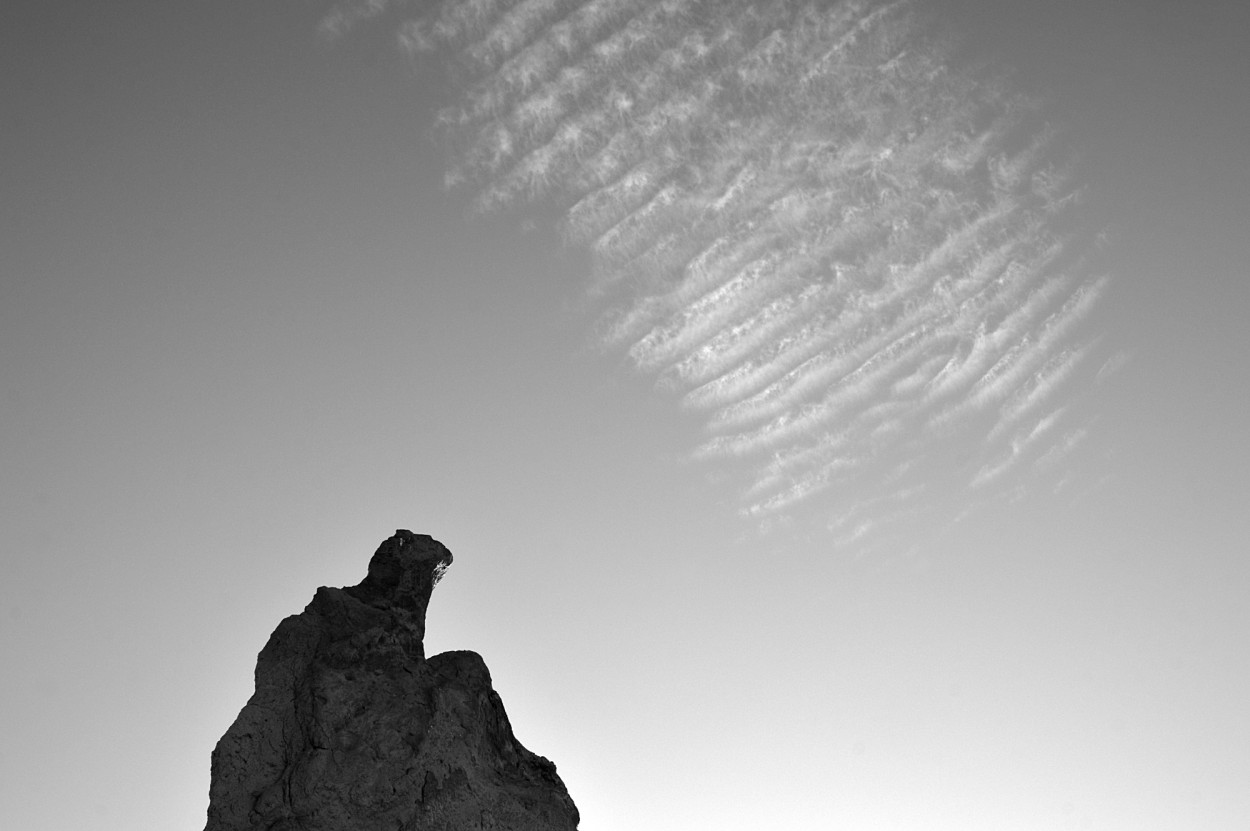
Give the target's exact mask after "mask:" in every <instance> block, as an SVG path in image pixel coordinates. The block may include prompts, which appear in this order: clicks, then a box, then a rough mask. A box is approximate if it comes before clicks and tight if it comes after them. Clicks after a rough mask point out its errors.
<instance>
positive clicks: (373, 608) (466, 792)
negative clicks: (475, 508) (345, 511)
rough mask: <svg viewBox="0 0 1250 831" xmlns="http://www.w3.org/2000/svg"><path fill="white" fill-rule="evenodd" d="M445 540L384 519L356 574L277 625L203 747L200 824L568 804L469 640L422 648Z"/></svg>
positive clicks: (561, 821)
mask: <svg viewBox="0 0 1250 831" xmlns="http://www.w3.org/2000/svg"><path fill="white" fill-rule="evenodd" d="M451 559H452V558H451V552H449V551H448V550H447V549H446V548H444V547H443V545H442V544H441V543H439V542H437V541H435V540H433V539H431V538H430V537H428V536H424V535H418V534H413V533H412V532H410V531H396V532H395V536H393V537H391V538H390V539H388V540H386V541H385V542H383V543H382V545H381V547H380V548H379V549H378V550H377V553H376V554H374V555H373V559H372V560H371V561H370V562H369V574H368V576H367V577H365V579H364V580H363V581H362V582H361V583H360V584H359V585H357V586H351V587H348V588H342V589H332V588H326V587H322V588H320V589H318V590H317V593H316V595H315V596H314V597H313V600H312V602H311V603H309V604H308V607H307V608H306V609H304V612H303V613H302V614H299V615H292V616H291V617H288V618H287V619H286V620H284V621H282V623H280V624H279V625H278V628H277V629H276V630H275V631H274V633H273V635H272V636H270V638H269V643H267V644H266V645H265V648H264V649H263V650H262V651H261V653H260V657H259V659H258V661H257V664H256V692H255V694H253V695H252V698H251V700H249V701H248V703H247V705H246V706H245V707H244V708H243V710H242V712H240V713H239V717H238V718H237V719H236V720H235V722H234V724H233V725H231V727H230V729H229V730H227V731H226V734H225V735H224V736H222V738H221V741H219V742H218V743H217V748H216V749H215V750H214V751H213V762H212V784H211V785H210V787H209V806H208V824H207V826H205V831H245V829H246V831H418V830H419V831H427V829H428V831H470V829H500V831H503V829H507V831H531V830H533V831H538V829H542V831H551V830H552V829H576V828H577V823H578V815H577V808H576V807H575V806H574V805H573V800H572V799H571V798H570V797H569V795H568V791H566V790H565V788H564V783H563V782H561V781H560V777H559V776H557V775H556V767H555V765H554V764H552V763H551V762H549V761H548V760H547V759H544V758H543V757H542V756H538V755H535V754H533V753H531V752H530V751H528V750H526V749H525V748H524V747H522V746H521V745H520V743H519V742H517V740H516V737H514V736H513V735H512V727H511V725H510V724H509V723H508V716H507V714H506V713H505V712H504V708H503V702H502V701H500V699H499V695H498V694H496V692H495V691H494V690H493V689H492V688H491V680H490V672H489V671H488V670H487V669H486V664H485V663H483V661H482V658H481V656H479V655H477V654H476V653H474V652H446V653H443V654H441V655H435V656H434V657H432V658H430V659H428V660H427V659H426V658H425V653H424V648H423V645H422V638H423V636H424V634H425V610H426V607H427V606H428V605H429V602H430V593H431V591H432V590H433V588H434V584H435V583H436V582H438V578H439V577H440V576H441V575H442V572H443V570H444V569H445V568H446V567H447V566H448V565H450V563H451Z"/></svg>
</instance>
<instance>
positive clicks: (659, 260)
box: [323, 0, 1115, 537]
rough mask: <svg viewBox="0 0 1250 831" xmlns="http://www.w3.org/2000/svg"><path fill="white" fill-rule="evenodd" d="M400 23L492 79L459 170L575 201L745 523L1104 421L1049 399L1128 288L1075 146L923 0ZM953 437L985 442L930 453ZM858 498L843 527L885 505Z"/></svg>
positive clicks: (476, 178)
mask: <svg viewBox="0 0 1250 831" xmlns="http://www.w3.org/2000/svg"><path fill="white" fill-rule="evenodd" d="M391 5H392V4H389V3H387V2H384V0H366V1H365V2H358V3H356V4H350V3H349V4H347V5H345V6H341V7H340V8H339V10H338V11H336V12H335V13H334V14H333V15H331V16H330V17H329V18H327V20H326V23H325V25H324V27H323V28H324V29H325V30H326V31H328V32H331V33H333V34H338V33H341V32H342V31H345V30H346V29H347V28H349V27H350V26H351V25H353V24H355V23H357V22H359V21H363V20H367V19H369V18H372V17H376V16H377V15H379V14H381V13H382V12H384V11H387V10H388V9H389V7H390V6H391ZM395 5H396V8H399V9H403V10H404V12H405V13H409V11H410V10H409V7H408V6H406V5H404V4H402V3H399V4H395ZM400 41H401V44H403V45H404V47H405V48H407V49H410V50H413V51H439V52H441V53H442V54H443V55H444V56H445V57H446V59H447V60H449V61H450V62H452V63H453V64H455V65H456V67H457V69H458V71H459V72H460V73H462V74H464V73H467V75H468V76H469V79H468V80H467V81H466V82H465V84H464V88H463V90H462V92H463V95H462V97H461V99H460V101H459V102H458V103H456V104H454V105H452V106H451V107H448V108H447V109H445V110H444V111H443V112H442V113H441V114H440V115H439V119H438V121H439V124H440V126H441V127H442V129H443V130H445V131H446V132H447V134H448V135H449V137H450V138H451V139H452V141H451V142H450V143H451V144H452V146H453V147H454V148H456V149H455V150H454V151H453V158H452V160H451V162H450V164H449V171H448V175H447V181H448V183H449V185H450V186H452V187H455V188H459V189H462V190H467V191H469V192H471V193H473V194H474V199H475V205H476V206H477V208H478V209H479V210H483V211H494V210H503V209H508V208H513V207H520V206H523V205H526V204H531V203H533V202H535V201H536V200H541V201H542V202H543V203H544V204H546V205H555V206H558V207H559V208H560V209H561V210H562V211H563V220H562V226H563V227H562V231H563V233H564V234H565V237H566V238H567V239H568V240H569V241H570V242H571V243H572V244H575V245H582V246H585V247H586V248H587V249H588V251H589V252H590V253H591V255H592V256H593V258H594V273H593V274H592V275H589V280H588V292H587V294H588V299H589V300H590V301H591V302H593V303H595V304H598V307H599V309H600V310H601V313H602V319H601V320H600V322H599V323H598V325H596V326H595V327H594V331H595V333H596V335H595V336H596V337H597V338H598V339H599V340H600V342H601V344H602V345H603V346H604V348H606V349H609V350H614V351H617V352H618V353H621V354H624V355H627V356H628V357H629V358H630V360H631V361H632V363H633V365H634V366H635V367H636V368H637V370H638V371H639V372H642V373H645V374H649V375H652V376H653V377H655V378H656V380H657V383H658V385H659V386H660V387H661V388H662V389H665V390H668V391H670V392H672V393H675V394H676V395H677V396H678V398H679V400H680V401H681V402H682V404H683V406H685V407H687V408H689V409H692V410H694V411H697V412H701V413H703V414H704V417H705V420H706V425H707V431H708V436H707V439H706V441H704V442H703V443H702V444H701V446H700V447H699V448H698V449H696V450H695V451H694V456H695V457H697V458H709V459H715V458H719V457H724V458H731V459H736V460H739V461H736V462H734V463H733V465H734V466H735V468H737V469H739V470H743V469H745V470H746V473H745V478H746V480H747V484H745V485H744V486H743V490H742V498H743V503H742V509H743V512H744V513H745V514H746V515H749V516H756V517H760V516H771V515H780V514H784V513H785V512H788V511H791V510H794V509H795V508H796V507H797V506H799V505H800V504H804V503H806V504H807V505H809V506H811V505H814V504H816V503H815V502H814V501H813V497H814V496H815V495H816V494H817V493H825V492H830V491H831V489H832V487H833V485H834V483H835V482H836V483H839V485H840V484H843V483H845V484H846V486H847V487H848V488H854V489H856V490H857V491H859V492H861V493H867V494H875V496H873V497H872V498H871V499H868V500H864V499H861V500H860V502H858V503H856V504H858V505H861V506H862V505H870V504H877V503H878V502H879V503H880V504H881V505H887V506H889V507H888V510H889V513H891V514H898V515H907V516H910V515H913V514H915V513H916V512H917V511H918V510H919V506H918V505H916V504H911V503H913V502H915V501H916V500H918V499H919V497H920V495H921V494H923V493H926V492H930V491H931V490H932V488H931V487H930V485H931V484H932V483H931V481H930V478H931V477H932V476H934V475H935V471H937V473H938V474H940V475H943V476H947V475H948V474H950V475H956V476H962V477H963V480H962V486H963V487H965V488H969V489H973V488H976V489H984V488H985V487H989V486H991V485H996V484H997V483H1000V482H1001V481H1003V480H1004V479H1005V477H1006V476H1007V474H1008V473H1009V472H1011V471H1014V470H1017V469H1018V468H1020V464H1019V462H1020V460H1021V459H1022V458H1024V456H1025V455H1026V454H1027V455H1028V456H1029V457H1031V458H1036V459H1037V463H1036V464H1034V465H1033V469H1034V472H1035V473H1036V472H1037V470H1039V469H1043V468H1048V467H1053V466H1054V465H1055V464H1056V463H1057V460H1058V459H1059V458H1061V457H1062V456H1064V455H1066V452H1067V451H1066V450H1063V449H1062V448H1065V447H1067V448H1069V449H1070V448H1071V447H1074V446H1075V444H1076V443H1077V442H1078V441H1079V440H1080V439H1079V438H1073V437H1075V436H1084V435H1085V433H1083V432H1081V431H1082V430H1085V429H1086V428H1074V429H1073V430H1072V431H1069V433H1067V434H1066V435H1064V436H1059V437H1055V435H1054V433H1055V430H1053V429H1052V426H1053V423H1054V419H1055V418H1057V416H1056V415H1054V413H1056V412H1059V411H1062V410H1063V406H1062V405H1060V406H1059V407H1058V408H1055V406H1054V404H1053V403H1051V402H1052V400H1053V399H1054V398H1055V397H1056V396H1057V395H1059V394H1060V392H1061V391H1062V390H1065V389H1068V388H1069V387H1071V386H1072V385H1073V384H1075V383H1076V382H1077V381H1078V380H1080V379H1081V378H1084V376H1083V375H1082V372H1083V368H1084V367H1085V366H1086V365H1087V363H1088V361H1087V358H1089V357H1090V355H1091V353H1092V352H1094V351H1096V350H1098V349H1099V348H1100V346H1101V341H1100V340H1099V339H1098V338H1096V337H1091V336H1090V334H1089V333H1088V332H1084V331H1083V329H1084V328H1088V323H1087V322H1086V319H1087V317H1088V316H1089V313H1090V310H1091V309H1092V308H1093V307H1094V305H1095V304H1096V303H1097V302H1098V301H1099V299H1100V298H1101V297H1102V296H1103V295H1104V294H1105V292H1106V288H1107V281H1106V279H1105V278H1102V277H1099V278H1096V279H1095V278H1093V277H1092V276H1091V274H1090V273H1089V266H1088V265H1087V263H1086V261H1085V260H1084V259H1082V256H1083V254H1084V252H1085V251H1087V250H1088V249H1090V248H1091V247H1092V245H1091V243H1092V241H1093V239H1094V236H1095V234H1094V231H1096V229H1093V230H1091V231H1090V232H1089V233H1076V232H1074V231H1073V229H1074V228H1078V227H1079V222H1078V214H1077V213H1076V211H1077V209H1078V207H1079V205H1080V203H1081V195H1082V193H1081V189H1080V186H1079V183H1078V182H1076V180H1075V178H1076V177H1075V176H1074V174H1073V172H1072V171H1073V167H1072V164H1071V162H1070V160H1069V159H1068V158H1067V157H1066V156H1065V154H1064V152H1063V149H1062V145H1063V141H1062V136H1061V134H1060V132H1059V131H1058V130H1057V129H1056V128H1055V127H1054V126H1053V125H1051V124H1048V123H1047V122H1046V120H1045V118H1044V117H1043V115H1042V112H1041V107H1040V106H1039V104H1038V103H1037V102H1034V101H1030V100H1028V99H1026V98H1025V97H1023V96H1020V95H1017V94H1015V93H1013V92H1012V91H1011V90H1010V89H1009V88H1007V86H1006V85H1005V84H1003V83H1001V82H1000V81H998V80H997V79H995V78H990V77H981V76H978V75H974V74H971V73H963V72H957V71H955V70H953V69H952V68H951V67H950V66H949V61H948V57H947V54H948V53H947V50H946V49H945V48H944V46H943V43H944V42H943V41H942V40H940V39H938V38H936V37H933V36H931V35H930V34H929V33H928V29H927V28H926V26H925V25H924V23H923V9H922V7H921V5H920V4H919V3H916V2H912V0H898V2H889V3H880V2H871V0H841V2H829V3H802V2H784V1H782V2H768V3H758V2H747V0H721V2H716V3H710V2H708V0H511V1H510V2H509V0H445V2H442V3H437V4H433V6H432V8H431V9H429V10H427V11H425V12H416V13H415V16H414V17H413V19H411V20H407V21H405V22H403V23H402V24H401V26H400ZM1114 361H1115V359H1112V360H1111V362H1107V359H1106V358H1105V357H1104V358H1103V359H1102V360H1101V361H1099V363H1101V364H1102V365H1103V366H1104V367H1105V368H1109V369H1107V370H1106V371H1107V372H1109V371H1111V370H1113V369H1114V365H1113V363H1114ZM1085 380H1089V379H1088V378H1085ZM1043 405H1047V406H1050V407H1051V408H1052V414H1051V415H1048V416H1046V417H1045V418H1043V419H1041V420H1039V421H1036V422H1035V423H1034V425H1033V427H1032V428H1030V429H1029V431H1027V432H1026V433H1024V434H1023V435H1022V434H1020V433H1019V432H1018V429H1019V425H1020V424H1021V423H1022V422H1023V421H1024V420H1025V419H1026V418H1029V417H1032V414H1033V412H1034V411H1036V410H1038V409H1040V408H1041V407H1042V406H1043ZM995 408H997V409H995ZM991 411H992V412H991ZM987 413H988V414H989V415H984V414H987ZM1047 419H1050V420H1049V421H1048V420H1047ZM1047 442H1051V444H1050V445H1049V449H1047V445H1046V443H1047ZM943 444H945V445H960V446H963V447H970V448H973V457H974V458H973V459H972V461H971V462H967V461H965V462H963V463H961V464H959V465H956V466H955V467H953V468H946V469H944V468H940V467H935V465H939V463H937V462H926V463H918V462H921V461H923V460H926V459H928V458H929V457H930V456H931V455H932V456H933V457H934V458H940V457H941V456H942V453H941V452H937V453H933V452H932V451H939V450H940V449H941V447H942V446H943ZM885 471H893V473H890V474H887V473H885ZM1017 487H1018V486H1017ZM873 500H877V501H876V502H874V501H873ZM842 501H843V502H844V503H845V501H846V500H845V499H844V500H842ZM831 510H833V513H832V514H829V515H827V516H826V520H827V522H828V523H829V524H830V527H834V528H837V529H839V531H838V533H839V534H843V535H844V536H845V535H847V534H848V533H849V534H850V535H851V536H857V537H858V536H862V535H863V534H865V533H867V530H865V529H871V528H874V527H875V526H877V525H878V524H879V523H880V522H881V521H882V518H881V517H880V516H865V517H863V518H860V519H857V520H854V521H852V520H850V519H847V517H848V516H849V514H848V513H847V509H846V508H845V504H844V505H843V507H842V508H837V509H831ZM855 510H856V511H859V510H861V508H856V509H855ZM848 528H850V531H849V532H848Z"/></svg>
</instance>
